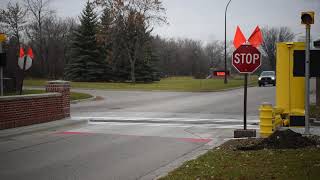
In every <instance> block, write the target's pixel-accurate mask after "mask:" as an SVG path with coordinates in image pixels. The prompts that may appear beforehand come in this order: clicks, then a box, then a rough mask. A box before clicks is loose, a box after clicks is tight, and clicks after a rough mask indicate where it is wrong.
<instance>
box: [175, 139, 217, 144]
mask: <svg viewBox="0 0 320 180" xmlns="http://www.w3.org/2000/svg"><path fill="white" fill-rule="evenodd" d="M178 140H180V141H184V142H193V143H208V142H210V141H212V139H198V138H179V139H178Z"/></svg>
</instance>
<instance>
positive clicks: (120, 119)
mask: <svg viewBox="0 0 320 180" xmlns="http://www.w3.org/2000/svg"><path fill="white" fill-rule="evenodd" d="M72 119H73V120H94V121H111V120H113V121H114V120H119V121H132V122H134V121H150V122H153V121H181V122H194V121H210V122H242V119H222V118H218V119H201V118H200V119H197V118H153V117H150V118H149V117H117V116H109V117H72ZM258 122H259V120H250V119H249V120H248V123H258Z"/></svg>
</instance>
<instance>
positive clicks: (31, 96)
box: [0, 93, 62, 102]
mask: <svg viewBox="0 0 320 180" xmlns="http://www.w3.org/2000/svg"><path fill="white" fill-rule="evenodd" d="M59 96H62V94H60V93H44V94H28V95H21V96H20V95H16V96H1V97H0V102H1V101H13V100H26V99H40V98H49V97H59Z"/></svg>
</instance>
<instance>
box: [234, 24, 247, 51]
mask: <svg viewBox="0 0 320 180" xmlns="http://www.w3.org/2000/svg"><path fill="white" fill-rule="evenodd" d="M246 41H247V40H246V37H244V35H243V33H242V32H241V29H240V27H239V26H237V31H236V35H235V36H234V40H233V45H234V47H235V48H236V49H238V48H239V47H240V46H241V45H242V44H244V43H246Z"/></svg>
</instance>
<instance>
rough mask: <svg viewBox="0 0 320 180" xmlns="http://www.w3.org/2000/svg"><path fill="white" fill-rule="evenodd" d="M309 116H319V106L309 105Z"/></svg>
mask: <svg viewBox="0 0 320 180" xmlns="http://www.w3.org/2000/svg"><path fill="white" fill-rule="evenodd" d="M310 117H313V118H316V117H320V107H317V106H316V105H314V104H313V105H311V106H310Z"/></svg>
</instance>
